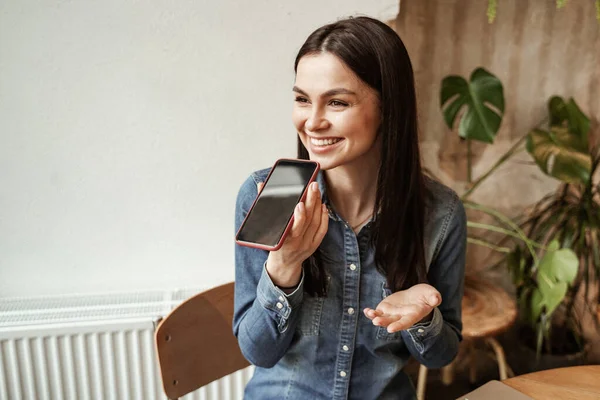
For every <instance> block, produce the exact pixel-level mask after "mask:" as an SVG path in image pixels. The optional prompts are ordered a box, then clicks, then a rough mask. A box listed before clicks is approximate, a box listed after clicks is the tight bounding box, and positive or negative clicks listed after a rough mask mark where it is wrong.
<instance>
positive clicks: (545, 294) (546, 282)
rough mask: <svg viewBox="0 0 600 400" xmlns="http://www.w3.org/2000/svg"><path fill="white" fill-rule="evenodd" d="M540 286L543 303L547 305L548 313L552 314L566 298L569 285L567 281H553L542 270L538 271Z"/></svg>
mask: <svg viewBox="0 0 600 400" xmlns="http://www.w3.org/2000/svg"><path fill="white" fill-rule="evenodd" d="M538 287H539V290H540V293H541V294H542V298H543V300H542V302H543V305H544V306H545V307H546V314H547V315H550V314H552V313H553V312H554V310H556V307H558V305H559V304H560V303H561V302H562V301H563V299H564V298H565V296H566V294H567V288H568V285H567V283H566V282H552V279H550V278H549V277H548V276H546V274H544V273H543V272H541V271H540V272H539V273H538Z"/></svg>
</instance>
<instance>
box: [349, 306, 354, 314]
mask: <svg viewBox="0 0 600 400" xmlns="http://www.w3.org/2000/svg"><path fill="white" fill-rule="evenodd" d="M348 314H350V315H352V314H354V308H352V307H350V308H349V309H348Z"/></svg>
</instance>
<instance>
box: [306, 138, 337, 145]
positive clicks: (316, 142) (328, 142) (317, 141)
mask: <svg viewBox="0 0 600 400" xmlns="http://www.w3.org/2000/svg"><path fill="white" fill-rule="evenodd" d="M340 140H342V139H315V138H310V142H311V143H312V144H314V145H315V146H329V145H332V144H334V143H337V142H339V141H340Z"/></svg>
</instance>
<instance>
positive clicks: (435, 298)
mask: <svg viewBox="0 0 600 400" xmlns="http://www.w3.org/2000/svg"><path fill="white" fill-rule="evenodd" d="M425 302H426V303H427V304H428V305H429V306H430V307H431V308H435V307H437V306H439V305H440V304H442V297H441V296H440V295H439V294H437V293H434V294H430V295H429V296H428V297H427V298H426V301H425Z"/></svg>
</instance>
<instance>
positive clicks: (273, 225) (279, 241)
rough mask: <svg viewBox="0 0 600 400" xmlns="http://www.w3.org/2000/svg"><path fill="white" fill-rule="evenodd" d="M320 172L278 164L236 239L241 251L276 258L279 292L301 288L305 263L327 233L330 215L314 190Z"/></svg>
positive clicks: (272, 268) (271, 265)
mask: <svg viewBox="0 0 600 400" xmlns="http://www.w3.org/2000/svg"><path fill="white" fill-rule="evenodd" d="M318 168H319V165H318V163H316V162H314V161H305V160H279V161H277V162H276V163H275V165H274V167H273V168H272V169H271V172H270V174H269V176H268V177H267V180H266V181H265V184H264V187H263V188H262V190H260V191H259V193H258V196H257V198H256V200H255V201H254V204H253V205H252V207H251V208H250V211H249V212H248V214H247V216H246V218H245V220H244V222H243V223H242V225H241V226H240V229H239V230H238V233H237V235H236V242H237V243H238V244H240V245H243V246H249V247H255V248H260V249H264V250H269V251H270V252H271V253H270V254H269V258H268V259H267V271H268V272H269V275H270V276H271V279H272V280H273V283H275V284H276V285H278V286H283V287H287V286H293V285H295V284H296V283H297V282H298V280H299V279H300V274H301V267H302V262H303V261H304V260H306V259H307V258H308V257H310V255H311V254H312V253H314V251H315V250H316V249H317V248H318V246H319V244H320V243H321V241H322V240H323V237H324V236H325V234H326V233H327V227H328V222H329V215H328V213H327V209H326V207H325V206H324V205H323V204H322V203H321V193H320V191H319V188H318V184H317V183H316V182H314V183H312V184H311V182H313V181H314V180H315V178H316V176H317V172H318Z"/></svg>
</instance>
